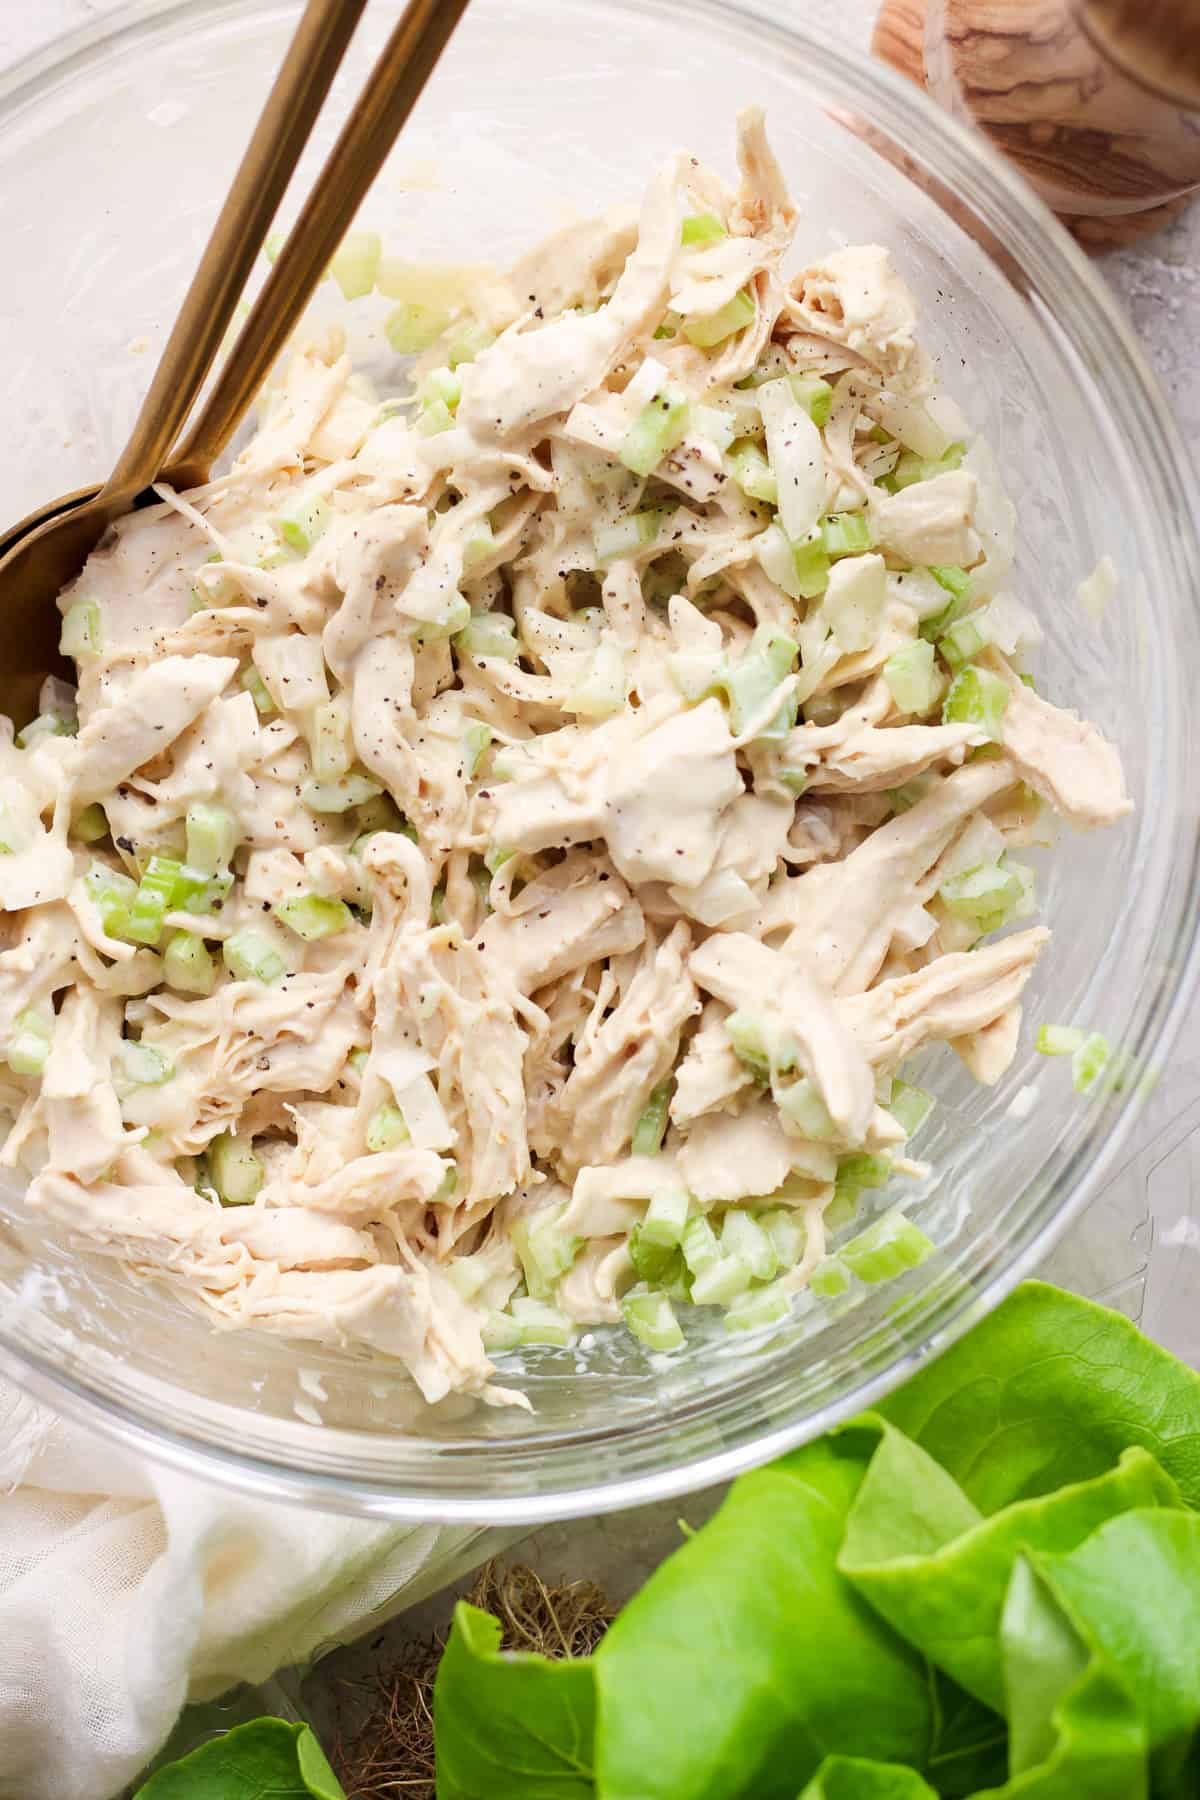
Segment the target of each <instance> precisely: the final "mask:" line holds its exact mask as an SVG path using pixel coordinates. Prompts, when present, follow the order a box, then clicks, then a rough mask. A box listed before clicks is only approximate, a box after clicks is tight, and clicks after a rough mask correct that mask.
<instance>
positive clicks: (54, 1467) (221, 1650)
mask: <svg viewBox="0 0 1200 1800" xmlns="http://www.w3.org/2000/svg"><path fill="white" fill-rule="evenodd" d="M488 1538H489V1534H488V1533H486V1532H482V1531H479V1530H475V1529H472V1528H463V1527H454V1528H451V1527H446V1526H437V1525H416V1526H413V1525H387V1524H382V1525H381V1524H375V1523H368V1522H366V1521H364V1520H358V1519H344V1518H339V1517H334V1516H332V1515H330V1514H328V1513H320V1512H315V1511H310V1510H306V1509H300V1508H293V1507H281V1506H276V1505H273V1504H271V1503H268V1502H264V1501H258V1500H246V1499H242V1498H241V1497H240V1496H238V1495H236V1494H231V1493H228V1492H226V1491H225V1490H224V1489H222V1488H219V1487H213V1486H210V1485H208V1484H207V1483H205V1482H201V1481H197V1480H195V1479H193V1478H192V1477H190V1476H184V1475H179V1474H176V1473H174V1472H173V1471H171V1470H168V1469H165V1468H158V1467H156V1466H155V1465H154V1464H152V1463H149V1462H145V1461H143V1460H142V1459H140V1458H139V1457H136V1456H133V1455H131V1454H129V1453H128V1452H126V1451H123V1450H121V1449H119V1448H117V1447H116V1446H115V1445H113V1444H110V1443H108V1442H107V1441H106V1440H105V1439H103V1438H101V1437H97V1436H94V1435H93V1434H92V1433H90V1432H88V1431H85V1430H83V1429H82V1428H80V1427H78V1426H76V1425H70V1424H67V1423H66V1422H64V1421H62V1420H59V1419H57V1418H56V1417H55V1416H54V1415H53V1414H50V1413H48V1412H46V1411H45V1410H44V1409H43V1408H40V1407H37V1406H34V1405H33V1404H32V1403H31V1402H30V1401H29V1400H28V1399H26V1398H25V1397H24V1396H22V1395H20V1394H18V1393H17V1392H16V1390H14V1389H13V1388H11V1387H8V1386H6V1385H5V1384H4V1383H3V1382H0V1800H110V1797H111V1796H112V1795H113V1794H116V1793H118V1792H119V1791H120V1790H121V1789H122V1788H123V1787H124V1786H125V1784H126V1783H127V1782H130V1781H132V1780H133V1779H134V1778H135V1777H136V1776H137V1775H138V1774H139V1773H140V1771H141V1770H142V1769H143V1768H144V1767H145V1765H146V1764H147V1762H149V1761H150V1759H151V1758H152V1757H153V1756H154V1755H155V1753H156V1752H157V1751H158V1749H159V1748H160V1747H161V1746H162V1744H163V1743H164V1742H165V1741H166V1739H167V1737H168V1735H169V1733H170V1731H171V1728H172V1727H173V1725H174V1724H175V1721H176V1719H177V1718H178V1716H179V1713H180V1711H181V1710H182V1708H183V1706H184V1705H185V1704H186V1703H187V1702H188V1701H190V1700H210V1699H215V1698H216V1697H217V1696H218V1695H219V1694H221V1693H223V1692H225V1690H226V1689H227V1688H229V1687H231V1686H233V1685H234V1684H235V1683H237V1682H239V1681H251V1682H258V1681H263V1680H265V1679H266V1677H267V1676H268V1675H270V1674H271V1673H272V1672H273V1671H274V1670H275V1669H277V1668H279V1667H281V1666H282V1665H284V1664H286V1663H293V1662H298V1661H301V1660H302V1659H303V1658H304V1657H305V1656H306V1655H308V1654H309V1653H310V1652H311V1651H313V1650H314V1649H316V1648H318V1647H319V1646H322V1645H328V1644H330V1643H331V1642H338V1641H343V1640H345V1639H348V1638H351V1637H354V1636H357V1635H358V1633H359V1632H360V1631H365V1630H366V1629H368V1627H369V1626H371V1625H373V1624H376V1623H378V1622H379V1621H380V1620H381V1619H383V1618H386V1617H390V1616H391V1614H392V1613H394V1612H397V1611H399V1610H400V1608H401V1607H402V1606H407V1605H410V1604H413V1603H415V1602H416V1601H417V1600H419V1599H422V1598H424V1597H425V1596H426V1595H427V1594H430V1593H433V1592H435V1591H436V1590H437V1589H438V1588H439V1587H441V1586H443V1585H444V1584H445V1583H446V1582H448V1581H450V1580H452V1579H454V1577H455V1576H456V1575H458V1574H459V1573H461V1572H463V1571H464V1570H465V1569H466V1568H469V1567H470V1566H471V1565H472V1563H473V1562H474V1561H477V1560H479V1559H480V1558H481V1557H482V1556H483V1555H484V1554H486V1553H487V1549H488V1548H489V1547H490V1546H489V1544H488V1541H487V1540H488Z"/></svg>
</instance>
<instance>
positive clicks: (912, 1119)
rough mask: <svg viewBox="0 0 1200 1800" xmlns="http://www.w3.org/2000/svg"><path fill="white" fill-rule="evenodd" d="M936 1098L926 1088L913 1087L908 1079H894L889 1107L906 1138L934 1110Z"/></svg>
mask: <svg viewBox="0 0 1200 1800" xmlns="http://www.w3.org/2000/svg"><path fill="white" fill-rule="evenodd" d="M933 1107H934V1099H933V1095H932V1094H927V1093H926V1092H925V1089H924V1088H919V1087H912V1086H911V1085H910V1083H908V1082H907V1081H899V1080H897V1081H893V1083H892V1095H891V1099H890V1100H889V1101H888V1104H887V1109H888V1111H889V1112H890V1113H891V1115H892V1117H893V1119H895V1121H896V1123H897V1125H899V1126H901V1127H902V1129H903V1131H904V1135H905V1137H906V1138H910V1137H913V1136H914V1135H915V1134H916V1133H917V1132H918V1131H919V1130H920V1129H921V1126H922V1125H923V1124H924V1123H925V1121H926V1119H927V1118H928V1117H929V1115H930V1113H931V1112H932V1111H933Z"/></svg>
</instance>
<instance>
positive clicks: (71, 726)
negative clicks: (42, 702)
mask: <svg viewBox="0 0 1200 1800" xmlns="http://www.w3.org/2000/svg"><path fill="white" fill-rule="evenodd" d="M78 731H79V720H78V719H77V718H76V717H75V715H74V713H71V714H70V715H69V716H68V715H66V714H64V713H53V712H44V713H39V714H38V716H37V718H36V719H33V720H32V721H31V722H30V723H29V724H28V725H23V726H22V727H21V729H20V731H18V733H17V745H18V748H19V749H21V750H30V749H32V747H33V745H34V744H36V743H37V742H38V740H39V739H40V738H48V737H75V736H76V735H77V733H78Z"/></svg>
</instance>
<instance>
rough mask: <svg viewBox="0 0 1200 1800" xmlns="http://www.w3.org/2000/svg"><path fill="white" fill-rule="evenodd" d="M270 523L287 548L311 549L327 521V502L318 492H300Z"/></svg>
mask: <svg viewBox="0 0 1200 1800" xmlns="http://www.w3.org/2000/svg"><path fill="white" fill-rule="evenodd" d="M272 523H273V524H274V527H275V529H276V531H277V532H278V533H279V536H280V537H281V538H282V539H283V541H284V543H285V544H286V545H287V546H288V548H289V550H299V551H305V550H311V549H312V547H313V545H314V544H315V543H316V541H317V539H318V538H319V537H320V536H321V533H322V532H323V531H324V530H325V527H326V526H327V525H328V523H329V502H328V501H327V500H325V499H324V498H323V497H322V496H321V495H320V494H300V495H298V496H297V497H296V499H295V500H293V501H292V503H291V505H290V506H285V507H284V509H283V511H282V512H281V513H277V514H276V516H275V518H274V519H273V521H272Z"/></svg>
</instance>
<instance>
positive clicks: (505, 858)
mask: <svg viewBox="0 0 1200 1800" xmlns="http://www.w3.org/2000/svg"><path fill="white" fill-rule="evenodd" d="M516 854H517V853H516V851H515V850H504V849H502V848H501V847H500V846H499V845H498V844H493V845H492V847H491V848H490V849H489V850H485V851H484V853H483V860H484V863H485V864H486V866H487V872H488V874H489V875H495V874H497V873H498V872H499V871H500V870H501V869H502V868H503V867H504V865H505V863H506V862H511V861H512V859H513V857H514V856H515V855H516Z"/></svg>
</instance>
